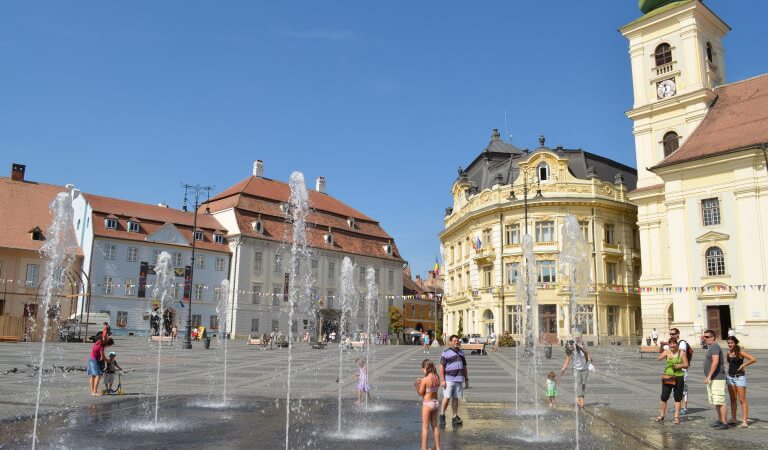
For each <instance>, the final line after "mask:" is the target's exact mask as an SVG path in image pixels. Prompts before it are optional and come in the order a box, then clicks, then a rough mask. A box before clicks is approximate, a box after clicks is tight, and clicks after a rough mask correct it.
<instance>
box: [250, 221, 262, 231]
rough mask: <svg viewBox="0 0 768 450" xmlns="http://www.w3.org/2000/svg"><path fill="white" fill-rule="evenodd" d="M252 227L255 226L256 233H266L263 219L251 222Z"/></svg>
mask: <svg viewBox="0 0 768 450" xmlns="http://www.w3.org/2000/svg"><path fill="white" fill-rule="evenodd" d="M251 228H253V231H254V233H257V234H264V224H263V223H262V222H261V219H258V220H254V221H253V222H251Z"/></svg>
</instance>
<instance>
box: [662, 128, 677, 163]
mask: <svg viewBox="0 0 768 450" xmlns="http://www.w3.org/2000/svg"><path fill="white" fill-rule="evenodd" d="M662 142H663V143H664V157H665V158H666V157H667V156H669V155H671V154H672V152H674V151H675V150H677V149H678V148H680V136H678V135H677V133H675V132H674V131H670V132H669V133H666V134H665V135H664V139H662Z"/></svg>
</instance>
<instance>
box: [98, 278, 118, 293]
mask: <svg viewBox="0 0 768 450" xmlns="http://www.w3.org/2000/svg"><path fill="white" fill-rule="evenodd" d="M114 290H115V281H114V278H112V277H111V276H109V275H104V277H103V278H102V279H101V293H102V294H107V295H111V294H112V293H113V291H114Z"/></svg>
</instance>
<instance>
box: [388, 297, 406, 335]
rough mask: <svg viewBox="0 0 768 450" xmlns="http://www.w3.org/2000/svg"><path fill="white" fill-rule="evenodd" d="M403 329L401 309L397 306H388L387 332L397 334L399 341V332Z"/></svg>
mask: <svg viewBox="0 0 768 450" xmlns="http://www.w3.org/2000/svg"><path fill="white" fill-rule="evenodd" d="M402 331H403V311H402V310H401V309H400V308H398V307H397V306H390V307H389V332H390V333H392V334H394V335H395V336H397V342H400V333H401V332H402Z"/></svg>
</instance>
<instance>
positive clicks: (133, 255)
mask: <svg viewBox="0 0 768 450" xmlns="http://www.w3.org/2000/svg"><path fill="white" fill-rule="evenodd" d="M138 260H139V248H138V247H128V262H136V261H138Z"/></svg>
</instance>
